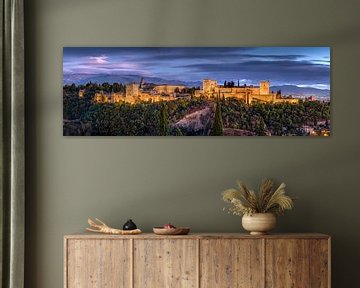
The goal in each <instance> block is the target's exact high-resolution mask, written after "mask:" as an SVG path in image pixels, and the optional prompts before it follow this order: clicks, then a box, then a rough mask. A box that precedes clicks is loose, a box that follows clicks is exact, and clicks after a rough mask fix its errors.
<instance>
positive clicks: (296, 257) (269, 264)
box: [265, 239, 310, 288]
mask: <svg viewBox="0 0 360 288" xmlns="http://www.w3.org/2000/svg"><path fill="white" fill-rule="evenodd" d="M309 244H310V240H307V239H266V256H265V258H266V264H265V267H266V288H288V287H292V288H304V287H309V280H310V266H309V265H310V257H309V256H310V254H309V253H310V252H309V246H310V245H309Z"/></svg>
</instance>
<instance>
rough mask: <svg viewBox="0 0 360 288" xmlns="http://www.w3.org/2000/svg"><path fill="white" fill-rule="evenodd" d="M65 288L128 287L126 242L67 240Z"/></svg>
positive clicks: (127, 245)
mask: <svg viewBox="0 0 360 288" xmlns="http://www.w3.org/2000/svg"><path fill="white" fill-rule="evenodd" d="M66 253H67V263H68V265H67V277H66V278H65V281H66V283H65V287H67V288H104V287H106V288H129V287H131V269H130V268H131V246H130V240H104V239H100V240H88V239H84V240H81V239H79V240H77V239H70V240H67V252H66Z"/></svg>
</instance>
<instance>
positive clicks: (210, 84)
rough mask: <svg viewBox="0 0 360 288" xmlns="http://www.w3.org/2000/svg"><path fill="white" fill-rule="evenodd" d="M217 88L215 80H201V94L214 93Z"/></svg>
mask: <svg viewBox="0 0 360 288" xmlns="http://www.w3.org/2000/svg"><path fill="white" fill-rule="evenodd" d="M216 87H217V81H216V80H210V79H204V80H203V93H204V94H212V93H214V92H215V88H216Z"/></svg>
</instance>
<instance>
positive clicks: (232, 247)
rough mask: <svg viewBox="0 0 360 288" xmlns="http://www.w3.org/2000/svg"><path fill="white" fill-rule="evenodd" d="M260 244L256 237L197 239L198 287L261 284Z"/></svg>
mask: <svg viewBox="0 0 360 288" xmlns="http://www.w3.org/2000/svg"><path fill="white" fill-rule="evenodd" d="M262 243H263V242H262V240H260V239H203V240H201V241H200V287H203V288H207V287H212V288H217V287H218V288H236V287H239V288H240V287H241V288H261V287H263V285H264V277H263V276H264V261H263V244H262Z"/></svg>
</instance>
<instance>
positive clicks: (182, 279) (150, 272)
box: [134, 239, 198, 288]
mask: <svg viewBox="0 0 360 288" xmlns="http://www.w3.org/2000/svg"><path fill="white" fill-rule="evenodd" d="M197 243H198V241H197V240H195V239H144V240H134V287H135V288H162V287H164V288H165V287H166V288H175V287H179V288H184V287H186V288H192V287H194V288H195V287H197V279H198V278H197V276H198V269H197Z"/></svg>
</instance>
